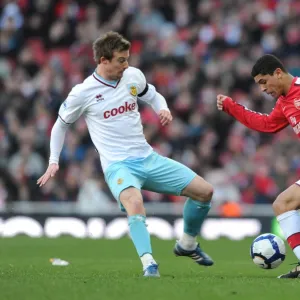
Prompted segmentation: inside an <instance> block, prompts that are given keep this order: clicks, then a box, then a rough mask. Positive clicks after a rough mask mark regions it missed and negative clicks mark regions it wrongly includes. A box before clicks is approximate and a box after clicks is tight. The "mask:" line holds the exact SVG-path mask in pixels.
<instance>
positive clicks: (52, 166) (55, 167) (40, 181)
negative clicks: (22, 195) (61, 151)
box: [37, 164, 59, 187]
mask: <svg viewBox="0 0 300 300" xmlns="http://www.w3.org/2000/svg"><path fill="white" fill-rule="evenodd" d="M58 169H59V166H58V164H50V165H49V166H48V168H47V171H46V172H45V174H44V175H43V176H41V177H40V178H39V179H38V181H37V184H38V185H39V186H40V187H41V186H43V185H45V184H46V182H47V181H48V180H49V179H50V178H51V177H54V176H55V174H56V172H57V171H58Z"/></svg>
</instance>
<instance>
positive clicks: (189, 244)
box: [178, 233, 198, 251]
mask: <svg viewBox="0 0 300 300" xmlns="http://www.w3.org/2000/svg"><path fill="white" fill-rule="evenodd" d="M178 243H179V245H180V246H181V247H182V248H183V249H184V250H188V251H189V250H195V249H196V247H197V245H198V243H197V241H196V237H195V236H191V235H188V234H186V233H183V235H182V236H181V238H180V240H179V241H178Z"/></svg>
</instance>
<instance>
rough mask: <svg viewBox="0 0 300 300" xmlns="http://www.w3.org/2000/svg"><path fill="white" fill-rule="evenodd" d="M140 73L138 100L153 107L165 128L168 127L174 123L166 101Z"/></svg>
mask: <svg viewBox="0 0 300 300" xmlns="http://www.w3.org/2000/svg"><path fill="white" fill-rule="evenodd" d="M139 73H140V74H139V86H138V98H139V99H141V100H142V101H145V102H147V103H148V104H150V105H151V106H152V108H153V110H154V111H155V112H156V113H157V114H158V116H159V118H160V121H161V124H162V125H163V126H165V125H168V124H169V123H171V122H172V120H173V117H172V115H171V112H170V110H169V108H168V105H167V102H166V99H165V98H164V96H163V95H161V94H160V93H158V92H157V91H156V88H155V87H154V86H153V85H152V84H150V83H147V82H146V78H145V76H144V74H143V73H142V72H141V71H139Z"/></svg>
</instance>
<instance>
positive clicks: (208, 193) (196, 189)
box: [181, 175, 213, 201]
mask: <svg viewBox="0 0 300 300" xmlns="http://www.w3.org/2000/svg"><path fill="white" fill-rule="evenodd" d="M181 195H183V196H186V197H189V198H192V199H194V200H202V201H210V200H211V198H212V195H213V186H212V185H211V184H210V183H208V182H207V181H206V180H204V179H203V178H202V177H201V176H199V175H197V176H196V177H195V178H194V179H193V180H192V181H191V182H190V183H189V184H188V185H187V186H186V187H185V188H184V189H183V191H182V193H181Z"/></svg>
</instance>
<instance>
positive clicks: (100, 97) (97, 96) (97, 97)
mask: <svg viewBox="0 0 300 300" xmlns="http://www.w3.org/2000/svg"><path fill="white" fill-rule="evenodd" d="M95 98H96V101H97V102H99V101H102V100H104V98H103V96H102V95H101V94H98V95H96V97H95Z"/></svg>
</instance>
